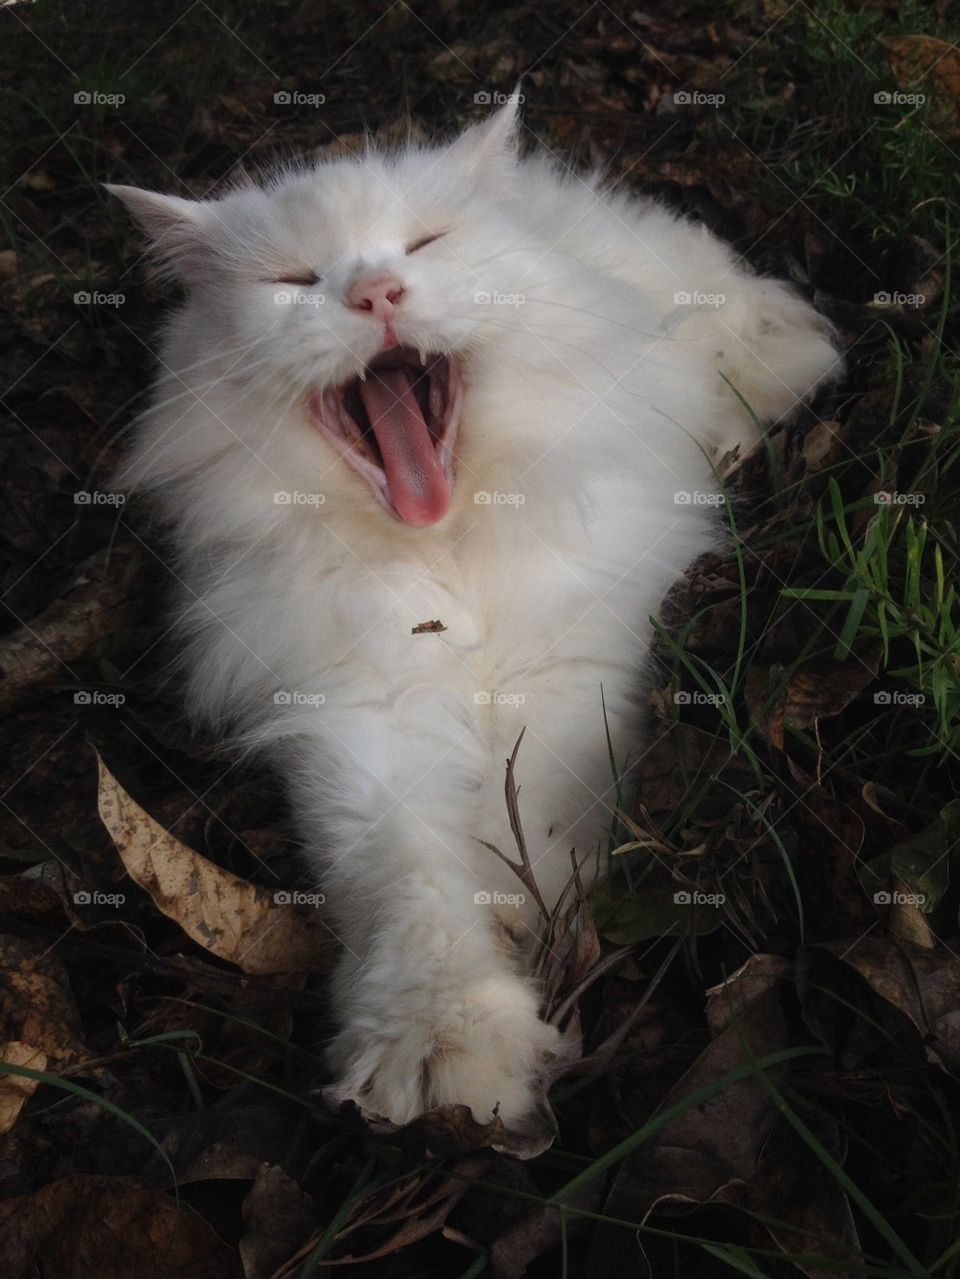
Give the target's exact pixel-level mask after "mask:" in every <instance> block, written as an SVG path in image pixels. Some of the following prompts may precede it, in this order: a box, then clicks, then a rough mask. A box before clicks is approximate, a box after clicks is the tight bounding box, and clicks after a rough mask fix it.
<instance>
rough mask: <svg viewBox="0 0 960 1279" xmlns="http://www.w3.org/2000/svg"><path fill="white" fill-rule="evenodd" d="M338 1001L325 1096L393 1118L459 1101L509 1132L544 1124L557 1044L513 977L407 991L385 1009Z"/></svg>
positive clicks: (543, 1129) (527, 991)
mask: <svg viewBox="0 0 960 1279" xmlns="http://www.w3.org/2000/svg"><path fill="white" fill-rule="evenodd" d="M345 1011H346V1012H347V1014H348V1018H349V1019H348V1021H347V1023H346V1024H345V1026H344V1028H343V1030H341V1032H340V1034H339V1035H338V1036H337V1037H336V1039H335V1040H334V1042H333V1044H332V1045H331V1047H330V1052H329V1055H330V1060H331V1063H332V1065H333V1066H334V1069H335V1071H336V1074H337V1078H336V1082H335V1083H334V1084H333V1086H332V1087H331V1088H330V1089H329V1090H327V1095H328V1096H329V1097H330V1099H331V1100H334V1101H337V1102H341V1101H345V1100H351V1101H354V1102H355V1103H356V1104H357V1105H358V1106H359V1107H360V1109H361V1111H362V1112H363V1113H364V1115H366V1116H367V1117H374V1116H376V1117H379V1118H381V1119H387V1120H389V1121H390V1122H391V1123H393V1124H397V1125H400V1124H405V1123H409V1122H410V1121H411V1120H413V1119H416V1118H417V1117H418V1116H419V1115H421V1114H423V1113H424V1112H425V1111H428V1110H432V1109H433V1108H435V1107H437V1106H443V1105H450V1104H454V1103H460V1104H462V1105H466V1106H469V1107H470V1109H471V1111H472V1112H473V1116H474V1118H475V1119H476V1120H478V1121H480V1122H486V1121H488V1120H490V1119H492V1118H493V1116H494V1115H495V1114H496V1115H499V1117H500V1119H501V1120H502V1121H503V1124H504V1128H505V1129H506V1130H507V1132H508V1133H518V1134H531V1135H532V1134H533V1133H534V1132H540V1133H547V1132H548V1129H549V1127H550V1125H552V1116H551V1115H550V1111H549V1107H548V1106H547V1104H546V1100H545V1092H546V1086H547V1083H548V1082H549V1080H550V1078H552V1077H553V1075H555V1074H556V1073H557V1071H556V1068H557V1065H558V1062H559V1060H560V1059H561V1057H562V1055H563V1052H564V1050H563V1045H562V1041H561V1037H560V1034H559V1032H558V1031H557V1029H556V1027H554V1026H549V1025H547V1024H546V1023H545V1022H544V1021H542V1020H541V1019H540V1017H539V1016H538V1012H537V998H536V995H535V993H534V991H533V989H532V988H531V986H530V985H529V984H528V983H527V982H525V981H523V980H522V979H521V978H519V977H515V976H513V975H499V974H498V975H496V976H492V977H486V978H481V979H477V980H476V981H473V982H466V983H463V984H462V985H460V986H459V987H458V988H457V989H456V990H436V989H426V988H425V989H423V990H421V991H419V992H417V993H416V994H415V995H412V994H411V993H410V992H407V993H406V996H399V997H398V998H397V1000H396V1002H395V1003H394V1005H393V1007H392V1008H391V1009H389V1010H387V1009H380V1010H375V1009H372V1008H363V1007H354V1008H352V1009H348V1010H345ZM547 1144H549V1134H548V1135H547V1138H546V1140H545V1141H544V1142H543V1145H547Z"/></svg>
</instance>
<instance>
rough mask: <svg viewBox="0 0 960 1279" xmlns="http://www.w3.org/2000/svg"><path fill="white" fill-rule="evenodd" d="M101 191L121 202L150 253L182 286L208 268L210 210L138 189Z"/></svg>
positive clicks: (109, 185)
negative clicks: (139, 228) (148, 247)
mask: <svg viewBox="0 0 960 1279" xmlns="http://www.w3.org/2000/svg"><path fill="white" fill-rule="evenodd" d="M103 185H104V188H105V189H106V190H107V191H109V192H110V194H111V195H115V196H116V197H117V199H119V200H122V201H123V203H124V204H125V205H126V207H127V209H128V210H129V212H130V213H131V214H132V215H133V217H134V218H135V219H136V221H137V222H138V223H139V224H140V226H141V227H142V228H143V230H144V231H145V232H146V234H147V238H148V240H149V242H150V252H151V253H153V254H154V256H156V257H158V258H159V259H160V260H161V261H162V262H163V263H164V265H165V266H166V267H167V269H168V270H169V271H170V273H171V274H172V275H175V276H176V277H177V278H178V279H180V280H183V281H184V282H185V283H190V281H192V280H196V279H197V278H198V277H199V276H200V275H202V274H203V272H204V270H205V269H207V268H208V265H209V262H210V258H211V256H212V237H211V234H210V225H209V224H210V215H209V206H208V205H206V204H204V203H202V202H201V201H199V200H184V199H182V198H181V197H180V196H178V195H162V194H161V193H160V192H159V191H142V190H140V188H139V187H128V186H118V185H116V184H115V183H112V182H105V183H104V184H103Z"/></svg>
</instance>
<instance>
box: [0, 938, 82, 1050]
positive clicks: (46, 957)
mask: <svg viewBox="0 0 960 1279" xmlns="http://www.w3.org/2000/svg"><path fill="white" fill-rule="evenodd" d="M0 1040H2V1041H3V1042H6V1043H10V1042H17V1043H22V1044H30V1045H32V1046H33V1047H34V1049H35V1050H39V1051H40V1052H43V1053H44V1054H45V1055H46V1057H47V1059H48V1061H49V1062H51V1063H53V1066H54V1068H55V1067H56V1066H61V1065H67V1064H69V1063H73V1062H76V1061H80V1060H82V1059H84V1058H86V1057H87V1056H88V1053H87V1051H86V1048H85V1047H84V1045H83V1030H82V1027H81V1024H80V1017H79V1014H78V1012H77V1007H76V1004H75V1003H74V999H73V992H72V991H71V989H70V982H69V980H68V978H67V974H66V970H65V969H64V966H63V964H62V963H61V961H60V959H59V958H58V957H57V956H56V954H54V952H53V951H52V950H51V948H50V946H49V944H48V943H44V944H40V943H36V942H31V941H25V940H23V939H21V938H19V937H10V936H6V935H0Z"/></svg>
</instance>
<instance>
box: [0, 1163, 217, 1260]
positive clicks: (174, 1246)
mask: <svg viewBox="0 0 960 1279" xmlns="http://www.w3.org/2000/svg"><path fill="white" fill-rule="evenodd" d="M0 1256H2V1257H3V1274H4V1279H35V1276H37V1275H40V1274H44V1275H56V1277H57V1279H89V1277H90V1276H91V1275H96V1276H97V1279H131V1276H133V1275H136V1279H199V1276H201V1275H202V1276H203V1279H242V1275H241V1270H240V1263H239V1260H238V1259H237V1255H236V1253H235V1252H234V1250H233V1249H232V1248H229V1247H228V1246H227V1245H226V1244H225V1243H224V1242H223V1240H222V1239H219V1238H218V1237H217V1235H216V1234H215V1233H214V1232H213V1230H212V1228H211V1227H210V1226H208V1225H207V1223H206V1222H205V1221H204V1220H203V1218H202V1217H200V1216H199V1215H198V1214H197V1213H195V1212H194V1211H193V1209H192V1208H188V1207H186V1206H185V1205H183V1206H180V1207H178V1206H177V1205H176V1204H175V1203H174V1201H173V1200H172V1199H171V1198H169V1197H168V1196H167V1195H165V1194H163V1193H162V1192H161V1191H159V1190H154V1189H153V1188H152V1187H151V1186H147V1185H145V1184H144V1183H143V1182H141V1181H135V1180H134V1179H133V1178H132V1177H129V1178H128V1177H105V1176H94V1175H89V1176H88V1175H86V1174H82V1173H81V1174H76V1175H74V1176H70V1177H62V1178H61V1179H60V1180H59V1181H54V1182H51V1183H50V1184H49V1185H47V1186H43V1187H42V1188H41V1189H40V1190H37V1191H34V1193H33V1194H30V1195H18V1196H16V1197H14V1198H13V1199H8V1200H7V1201H6V1202H5V1203H2V1204H0Z"/></svg>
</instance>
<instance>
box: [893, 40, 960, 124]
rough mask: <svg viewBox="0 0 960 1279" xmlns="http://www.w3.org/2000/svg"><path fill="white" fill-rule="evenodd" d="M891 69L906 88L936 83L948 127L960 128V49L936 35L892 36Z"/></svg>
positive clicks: (944, 121) (900, 83)
mask: <svg viewBox="0 0 960 1279" xmlns="http://www.w3.org/2000/svg"><path fill="white" fill-rule="evenodd" d="M883 43H884V46H885V47H886V50H887V57H888V59H889V62H890V70H891V71H892V72H893V75H894V79H895V80H896V82H897V84H898V85H899V86H900V87H901V88H903V89H908V90H912V89H916V88H918V87H919V86H921V85H923V84H930V85H932V86H933V88H934V90H935V91H936V95H937V106H938V108H939V110H938V114H939V116H940V119H941V123H942V124H943V125H944V127H947V128H950V129H951V130H955V129H958V128H960V48H957V46H956V45H952V44H948V43H947V41H946V40H938V39H937V38H936V37H935V36H919V35H918V36H888V37H887V38H886V39H885V40H884V41H883Z"/></svg>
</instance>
